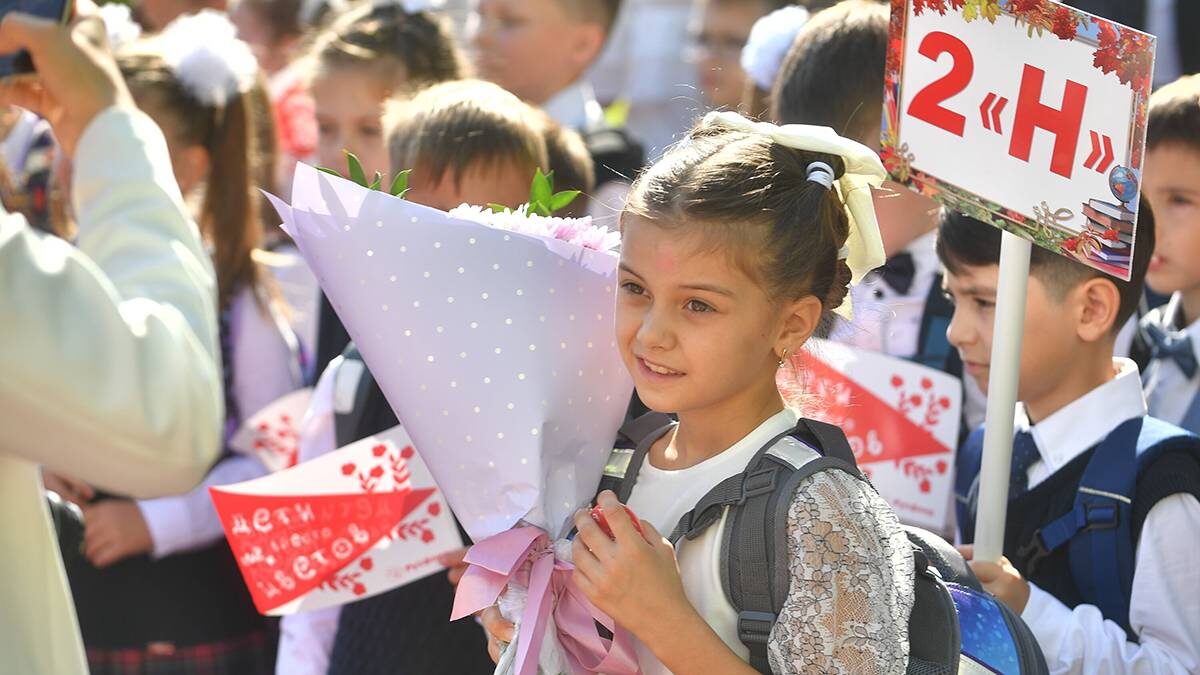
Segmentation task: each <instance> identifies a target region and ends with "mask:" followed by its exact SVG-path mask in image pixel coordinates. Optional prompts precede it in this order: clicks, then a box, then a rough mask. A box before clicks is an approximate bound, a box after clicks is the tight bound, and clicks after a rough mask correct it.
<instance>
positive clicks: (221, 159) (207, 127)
mask: <svg viewBox="0 0 1200 675" xmlns="http://www.w3.org/2000/svg"><path fill="white" fill-rule="evenodd" d="M117 64H118V65H119V66H120V68H121V72H122V74H123V75H124V76H125V81H126V82H127V83H128V85H129V89H130V91H131V92H132V93H133V95H134V97H135V98H136V99H137V102H138V105H139V106H141V107H143V108H144V109H147V110H149V111H152V112H153V113H154V114H156V115H161V116H162V117H163V118H165V120H166V121H167V125H166V126H168V127H169V129H170V132H169V133H171V134H172V135H173V137H174V138H175V140H176V141H177V142H179V143H181V144H184V145H187V146H192V145H199V146H201V147H203V148H204V149H205V150H206V151H207V152H208V156H209V162H210V166H211V169H210V171H209V175H208V181H207V183H206V185H205V189H204V199H203V202H202V205H201V208H200V213H199V214H198V216H197V220H198V221H199V226H200V232H201V234H202V235H203V236H204V238H205V239H206V240H207V241H208V242H209V243H210V245H211V246H212V247H213V255H212V257H213V266H214V267H215V268H216V273H217V288H218V293H219V300H220V307H222V308H224V307H227V306H228V304H229V301H230V300H231V299H232V297H233V295H234V293H236V292H237V291H238V290H239V289H241V288H243V287H248V288H251V289H254V290H255V291H256V292H255V296H256V297H257V298H258V299H259V300H260V302H263V301H264V300H265V298H266V297H267V296H268V295H269V294H268V293H267V292H266V290H267V289H268V288H269V287H268V286H267V284H266V282H265V276H264V271H263V270H262V268H261V267H260V266H259V265H258V263H256V262H255V260H254V257H253V255H254V251H255V250H256V249H257V248H258V247H259V245H260V243H261V241H262V223H261V221H260V220H259V213H260V211H259V202H258V201H257V195H256V193H255V186H254V182H255V180H256V179H257V178H258V171H257V167H258V163H257V161H256V159H255V158H256V153H257V148H258V147H259V139H258V133H257V126H256V125H257V123H258V120H260V119H261V117H260V116H259V114H258V112H257V111H256V110H255V106H256V105H258V104H259V102H261V101H264V100H266V98H265V96H254V95H252V94H251V93H250V92H238V93H234V94H232V95H231V96H229V98H228V100H227V101H226V103H225V105H223V106H210V105H206V104H204V103H202V102H201V101H200V100H198V99H197V98H196V97H195V96H193V95H192V94H191V93H189V92H188V90H187V88H186V87H185V86H184V85H183V83H182V82H181V81H180V79H179V77H178V76H177V74H176V73H175V72H174V70H173V69H172V68H171V67H170V66H169V65H167V62H166V61H165V60H164V59H163V58H162V56H161V55H160V54H158V53H156V51H155V49H154V48H153V46H152V43H149V44H147V45H146V47H145V48H139V49H136V50H132V51H128V52H126V53H123V54H121V55H119V56H118V58H117ZM256 86H261V80H260V83H259V84H258V85H256Z"/></svg>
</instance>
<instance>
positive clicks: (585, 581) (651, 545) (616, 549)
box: [572, 490, 695, 644]
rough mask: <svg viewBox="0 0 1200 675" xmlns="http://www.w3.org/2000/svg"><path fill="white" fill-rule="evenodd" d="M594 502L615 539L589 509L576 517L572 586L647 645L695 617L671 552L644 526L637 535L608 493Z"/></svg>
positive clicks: (646, 525)
mask: <svg viewBox="0 0 1200 675" xmlns="http://www.w3.org/2000/svg"><path fill="white" fill-rule="evenodd" d="M596 502H597V504H598V505H599V506H600V507H601V508H602V509H603V510H604V515H605V518H606V519H607V520H608V524H609V527H610V528H612V533H613V538H612V539H610V538H609V537H608V535H607V534H606V533H605V532H604V531H603V530H602V529H601V528H600V526H599V525H598V524H596V521H595V520H593V519H592V517H591V514H590V513H589V511H588V510H587V509H583V510H581V511H579V512H578V513H576V514H575V527H576V528H577V530H578V534H577V535H576V537H575V541H574V543H573V544H572V555H573V557H574V561H575V583H576V584H577V585H578V586H579V590H581V591H583V594H584V595H586V596H587V598H588V600H591V601H592V603H593V604H594V605H596V607H598V608H599V609H600V610H602V611H603V612H605V613H606V614H608V615H609V616H610V617H612V618H613V620H614V621H616V622H617V623H619V624H620V625H622V626H624V627H625V628H627V629H628V630H630V631H632V632H633V633H634V634H635V635H637V636H638V638H639V639H641V640H642V641H643V642H646V643H647V644H649V643H650V642H652V641H653V640H654V632H655V631H657V630H670V629H671V628H670V627H671V626H672V625H673V624H675V619H677V618H681V617H684V616H687V615H688V614H694V613H695V610H694V609H692V605H691V603H690V602H689V601H688V599H687V595H685V594H684V591H683V580H682V579H680V577H679V565H678V563H677V562H676V561H675V549H674V547H672V546H671V543H670V542H668V541H667V540H666V539H664V538H663V536H662V535H661V534H659V533H658V531H657V530H655V529H654V526H652V525H651V524H650V523H648V522H646V521H644V520H643V521H641V526H642V528H643V529H644V530H645V534H644V535H643V534H640V533H639V532H638V531H637V529H636V528H635V527H634V524H633V521H632V520H630V518H629V516H628V515H627V513H626V511H625V509H624V507H623V506H622V505H621V503H620V502H619V501H617V496H616V495H614V494H613V493H612V492H611V491H609V490H605V491H604V492H601V493H600V496H599V497H597V498H596Z"/></svg>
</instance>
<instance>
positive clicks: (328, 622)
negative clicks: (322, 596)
mask: <svg viewBox="0 0 1200 675" xmlns="http://www.w3.org/2000/svg"><path fill="white" fill-rule="evenodd" d="M341 616H342V608H341V607H340V606H334V607H325V608H322V609H317V610H313V611H311V612H299V613H297V614H289V615H287V616H285V617H283V618H282V619H281V620H280V622H279V656H278V657H277V658H276V660H275V673H276V675H325V673H327V672H328V671H329V655H330V654H332V653H333V642H334V640H335V639H336V638H337V626H338V619H339V618H340V617H341Z"/></svg>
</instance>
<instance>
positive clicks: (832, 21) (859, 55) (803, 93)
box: [771, 0, 889, 139]
mask: <svg viewBox="0 0 1200 675" xmlns="http://www.w3.org/2000/svg"><path fill="white" fill-rule="evenodd" d="M888 21H889V16H888V8H887V6H886V5H881V4H879V3H876V2H871V1H869V0H846V1H845V2H841V3H839V4H838V5H836V6H834V7H831V8H829V9H826V10H823V11H821V12H818V13H817V14H816V15H815V16H813V18H812V20H811V21H809V22H808V23H807V24H806V25H805V26H804V28H802V29H801V30H800V34H799V35H797V36H796V41H795V42H794V43H792V48H791V49H790V50H789V51H788V55H787V58H785V59H784V61H783V66H782V67H781V68H780V71H779V76H778V77H777V78H776V79H775V88H774V90H773V91H772V93H771V100H772V110H771V114H772V117H774V118H775V120H776V121H777V122H779V123H780V124H816V125H820V126H827V127H832V128H833V129H834V131H837V132H838V133H840V134H842V135H844V136H849V137H851V138H856V139H863V138H867V137H878V135H879V134H878V129H879V121H880V116H881V115H882V111H883V71H884V68H885V67H886V63H887V42H888Z"/></svg>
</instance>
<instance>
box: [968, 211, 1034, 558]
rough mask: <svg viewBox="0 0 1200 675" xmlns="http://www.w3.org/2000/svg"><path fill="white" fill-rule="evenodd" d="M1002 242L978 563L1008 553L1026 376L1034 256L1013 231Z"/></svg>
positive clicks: (977, 537) (977, 539)
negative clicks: (1016, 422)
mask: <svg viewBox="0 0 1200 675" xmlns="http://www.w3.org/2000/svg"><path fill="white" fill-rule="evenodd" d="M1002 241H1003V243H1002V244H1001V247H1000V280H999V285H998V287H997V289H996V323H995V327H994V328H993V331H992V360H991V370H990V372H989V374H988V392H987V393H988V396H987V419H986V421H985V422H984V433H983V459H982V466H981V471H980V474H979V505H978V507H977V510H976V514H975V559H976V560H987V561H992V562H995V561H998V560H1000V556H1001V555H1003V549H1004V521H1005V516H1006V515H1007V510H1008V480H1009V472H1010V470H1011V464H1012V444H1013V415H1014V414H1015V410H1016V405H1017V384H1018V382H1019V380H1020V372H1021V336H1022V332H1023V329H1024V326H1025V293H1026V290H1027V289H1028V286H1029V256H1030V253H1031V252H1032V246H1031V244H1030V242H1029V240H1027V239H1022V238H1021V237H1018V236H1015V235H1013V234H1009V233H1008V232H1004V233H1003V237H1002Z"/></svg>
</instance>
